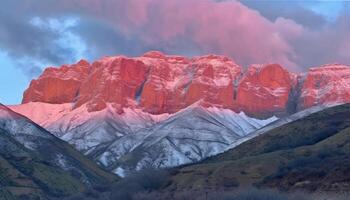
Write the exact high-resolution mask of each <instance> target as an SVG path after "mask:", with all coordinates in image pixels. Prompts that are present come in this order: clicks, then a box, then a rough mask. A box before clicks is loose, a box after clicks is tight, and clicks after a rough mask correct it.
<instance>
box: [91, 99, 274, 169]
mask: <svg viewBox="0 0 350 200" xmlns="http://www.w3.org/2000/svg"><path fill="white" fill-rule="evenodd" d="M274 120H276V118H275V117H272V118H270V119H267V120H257V119H253V118H249V117H247V116H246V115H245V114H244V113H239V114H237V113H234V112H233V111H231V110H228V109H219V108H215V107H211V108H203V107H200V106H199V107H197V106H195V107H189V108H187V109H185V110H182V111H180V112H179V113H176V114H175V115H173V116H171V117H170V118H169V119H167V120H165V121H162V122H160V123H158V124H156V125H154V126H152V127H149V128H145V129H140V130H139V131H137V132H136V133H135V134H132V135H126V136H124V137H122V138H121V139H118V140H116V141H115V142H114V143H113V144H111V145H109V146H108V147H106V149H105V150H104V151H103V153H102V154H100V155H99V156H97V157H96V158H97V159H98V160H99V161H100V162H101V163H103V165H105V166H107V167H108V168H109V169H110V170H112V171H114V172H116V173H119V175H123V174H121V172H124V171H125V170H135V169H136V170H138V169H141V168H144V167H150V166H151V167H156V168H162V167H172V166H178V165H182V164H187V163H193V162H197V161H199V160H202V159H204V158H206V157H209V156H212V155H215V154H218V153H221V152H223V151H224V150H225V149H226V148H227V147H228V146H229V145H230V144H231V143H232V142H234V141H236V140H238V139H240V138H244V137H246V136H247V135H249V133H251V132H253V131H254V130H257V129H259V128H261V127H262V126H264V125H266V124H269V123H271V122H273V121H274Z"/></svg>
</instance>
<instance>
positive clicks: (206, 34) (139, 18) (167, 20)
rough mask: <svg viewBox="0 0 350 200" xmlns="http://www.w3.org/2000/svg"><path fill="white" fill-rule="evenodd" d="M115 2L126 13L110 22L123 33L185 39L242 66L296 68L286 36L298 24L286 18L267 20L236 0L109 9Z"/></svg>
mask: <svg viewBox="0 0 350 200" xmlns="http://www.w3.org/2000/svg"><path fill="white" fill-rule="evenodd" d="M119 5H123V7H126V8H127V9H126V10H127V15H125V13H122V14H120V13H119V14H118V13H115V16H114V18H115V20H116V21H115V22H117V24H116V25H117V26H122V27H123V30H126V31H127V32H126V34H128V33H134V32H135V31H136V32H138V33H140V35H141V37H142V38H143V40H144V41H146V42H147V43H150V44H157V43H166V42H168V41H172V40H175V39H176V38H177V37H186V38H189V39H190V40H191V41H194V42H195V43H196V44H197V46H198V47H199V48H200V49H201V50H202V51H203V52H204V53H219V54H225V55H229V56H231V57H233V58H234V59H235V60H237V62H239V63H244V64H247V63H264V62H265V63H266V62H278V63H281V64H283V65H286V66H287V67H289V68H293V69H294V70H298V67H297V65H296V64H295V63H294V62H293V61H292V60H291V58H293V56H294V51H293V48H292V47H291V46H290V45H289V40H293V38H295V37H298V36H299V35H300V34H301V32H302V27H301V26H300V25H298V24H296V23H295V22H293V21H291V20H287V19H282V18H279V19H278V20H276V21H275V22H271V21H269V20H267V19H265V18H264V17H262V16H261V15H260V14H259V13H258V12H257V11H255V10H252V9H249V8H248V7H246V6H244V5H242V4H241V3H239V2H236V1H224V2H214V1H210V0H176V1H164V0H130V1H127V2H123V4H121V3H116V4H115V7H117V6H119ZM112 7H113V6H112ZM109 19H111V18H109ZM112 19H113V18H112Z"/></svg>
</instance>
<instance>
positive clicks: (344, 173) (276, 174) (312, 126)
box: [167, 105, 350, 191]
mask: <svg viewBox="0 0 350 200" xmlns="http://www.w3.org/2000/svg"><path fill="white" fill-rule="evenodd" d="M348 127H350V105H341V106H337V107H334V108H329V109H326V110H324V111H321V112H318V113H315V114H312V115H310V116H308V117H306V118H303V119H300V120H297V121H295V122H292V123H290V124H287V125H284V126H282V127H279V128H276V129H273V130H271V131H269V132H268V133H265V134H264V135H261V136H259V137H257V138H254V139H252V140H250V141H247V142H245V143H243V144H241V145H239V146H238V147H236V148H234V149H232V150H230V151H228V152H225V153H223V154H220V155H218V156H215V157H213V158H210V159H207V160H205V161H203V162H202V163H199V164H196V165H190V166H185V167H182V168H179V169H176V170H174V171H173V172H172V173H173V174H174V175H173V177H172V183H171V184H170V186H168V187H167V189H168V190H189V189H190V190H196V189H203V188H204V189H205V188H207V189H213V188H232V187H237V186H249V185H256V186H268V187H279V188H281V189H286V190H291V189H299V188H302V189H306V190H313V191H314V190H325V191H329V190H333V191H343V190H344V191H346V190H349V189H350V184H349V183H350V174H349V173H348V171H349V170H350V161H349V160H350V159H349V158H350V156H349V155H350V129H349V128H348Z"/></svg>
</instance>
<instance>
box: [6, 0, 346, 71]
mask: <svg viewBox="0 0 350 200" xmlns="http://www.w3.org/2000/svg"><path fill="white" fill-rule="evenodd" d="M256 2H257V1H243V2H238V1H231V0H226V1H214V0H167V1H164V0H128V1H125V0H28V1H25V2H23V1H21V0H5V3H4V4H3V6H2V8H0V13H3V14H2V16H0V44H1V46H0V48H2V49H5V50H7V51H8V52H10V54H11V55H13V57H20V58H21V57H22V58H32V60H34V61H42V62H46V63H53V64H61V63H69V62H71V61H72V60H75V59H77V58H78V57H87V58H88V59H90V60H93V59H96V58H98V57H100V56H104V55H114V54H125V55H131V56H135V55H140V54H142V53H143V52H145V51H148V50H161V51H164V52H165V53H171V54H183V55H191V56H192V55H199V54H208V53H213V54H223V55H227V56H230V57H232V58H233V59H234V60H235V61H236V62H237V63H239V64H242V65H248V64H252V63H270V62H276V63H280V64H283V65H285V66H286V67H288V68H290V69H292V70H294V71H301V70H304V69H305V68H306V67H308V66H311V65H313V66H314V65H318V64H320V62H322V63H327V62H331V61H334V60H336V61H338V62H348V61H349V57H350V56H349V54H348V53H347V48H348V46H349V45H348V43H349V42H348V41H349V38H348V35H349V32H350V30H349V27H348V26H347V23H346V20H348V18H347V17H346V14H344V13H345V12H344V13H341V14H340V15H339V17H338V18H337V19H336V20H335V21H334V22H329V21H328V20H327V19H326V18H325V17H324V16H323V15H320V14H319V13H316V12H313V11H312V10H310V9H307V7H304V6H302V5H300V4H298V3H295V4H289V3H288V6H286V2H283V1H281V2H278V3H274V4H272V3H268V4H262V3H260V4H259V3H256ZM289 5H290V6H289ZM345 6H348V5H344V7H345ZM11 8H14V9H11ZM6 10H11V11H13V10H15V12H12V13H16V15H14V14H12V13H6V12H3V11H6ZM35 18H39V19H41V20H42V21H43V22H45V23H44V24H46V28H43V27H40V26H39V27H38V26H33V24H30V21H31V20H33V19H35ZM72 18H73V19H79V20H78V21H77V23H75V24H73V25H72V26H69V27H66V28H65V29H64V31H63V32H62V30H61V31H58V30H55V29H52V28H48V27H47V24H50V22H49V20H50V19H51V20H58V22H60V23H61V24H65V23H67V21H65V20H67V19H72ZM342 21H345V22H342ZM4 30H5V31H4ZM65 34H66V35H65ZM67 34H68V36H69V37H70V38H71V39H70V41H69V40H68V42H67V40H65V39H64V38H67ZM69 37H68V38H69ZM62 38H63V39H62ZM64 41H65V42H64ZM72 41H73V42H72ZM74 41H75V42H74ZM72 44H73V45H72Z"/></svg>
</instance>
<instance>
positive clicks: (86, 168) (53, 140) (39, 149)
mask: <svg viewBox="0 0 350 200" xmlns="http://www.w3.org/2000/svg"><path fill="white" fill-rule="evenodd" d="M21 152H22V153H23V152H24V154H25V155H27V156H28V157H30V159H28V163H29V164H28V165H30V164H32V162H45V165H49V166H50V167H53V168H57V169H60V170H63V171H65V172H67V173H69V174H73V173H74V174H76V175H77V174H79V176H77V177H75V179H79V180H80V181H81V182H82V183H84V184H86V185H91V184H95V183H102V182H103V181H106V180H107V179H108V177H109V176H110V175H108V174H107V173H106V172H105V171H103V170H101V169H99V168H98V166H97V165H96V164H95V163H93V162H92V161H90V160H88V159H87V158H85V157H84V156H83V155H82V154H80V153H79V152H77V151H76V150H74V148H72V147H71V146H70V145H69V144H68V143H66V142H64V141H62V140H60V139H59V138H57V137H55V136H54V135H52V134H50V133H49V132H48V131H47V130H45V129H44V128H42V127H40V126H39V125H37V124H35V123H34V122H33V121H31V120H30V119H28V118H26V117H25V116H23V115H20V114H18V113H15V112H14V111H12V110H11V109H9V108H8V107H6V106H3V105H2V104H0V157H1V156H3V157H6V158H10V159H11V158H12V159H25V158H24V157H25V156H24V157H22V158H16V156H17V155H19V154H21ZM11 156H12V157H11ZM33 160H34V161H33ZM21 167H23V168H25V167H28V166H21ZM45 169H46V168H42V169H40V168H38V169H34V170H42V171H45ZM33 176H34V175H33ZM105 178H106V179H105ZM109 178H112V177H109ZM75 181H77V180H75Z"/></svg>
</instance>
